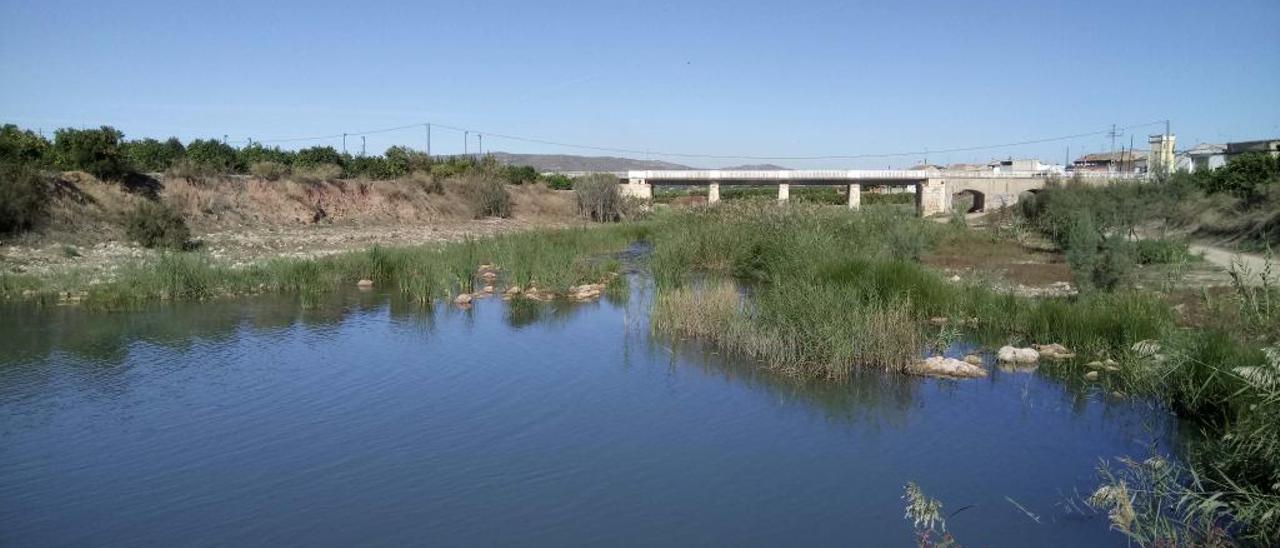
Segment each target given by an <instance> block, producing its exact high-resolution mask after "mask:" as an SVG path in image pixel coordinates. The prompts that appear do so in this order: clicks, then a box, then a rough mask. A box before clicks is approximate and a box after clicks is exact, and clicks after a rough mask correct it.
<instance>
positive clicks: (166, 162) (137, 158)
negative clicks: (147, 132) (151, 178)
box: [120, 137, 186, 172]
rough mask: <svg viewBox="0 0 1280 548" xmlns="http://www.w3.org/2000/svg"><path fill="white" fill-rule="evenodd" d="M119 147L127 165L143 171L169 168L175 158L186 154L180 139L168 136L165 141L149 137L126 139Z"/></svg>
mask: <svg viewBox="0 0 1280 548" xmlns="http://www.w3.org/2000/svg"><path fill="white" fill-rule="evenodd" d="M120 147H121V150H123V151H124V156H125V157H126V158H127V160H128V162H129V166H130V167H132V168H133V169H135V170H138V171H144V172H155V171H164V170H166V169H169V166H170V165H172V164H173V162H174V161H175V160H177V159H178V158H181V157H183V155H184V154H186V147H184V146H182V141H179V140H178V138H177V137H170V138H168V139H167V140H165V141H157V140H155V139H151V138H147V139H142V140H138V141H126V142H124V143H123V144H121V146H120Z"/></svg>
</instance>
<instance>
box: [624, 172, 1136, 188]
mask: <svg viewBox="0 0 1280 548" xmlns="http://www.w3.org/2000/svg"><path fill="white" fill-rule="evenodd" d="M1052 176H1053V175H1052V174H1050V173H1046V172H1042V171H1005V172H992V171H926V170H910V169H796V170H773V171H748V170H719V169H699V170H637V171H628V172H626V174H625V176H622V177H619V178H620V179H628V180H633V181H636V180H643V181H644V182H646V183H649V184H662V183H667V184H673V183H674V184H679V183H683V184H707V183H713V182H715V183H721V184H734V183H739V184H751V183H757V184H771V183H774V184H776V183H787V184H801V185H803V184H818V185H833V184H854V183H879V184H894V183H898V184H914V183H919V182H921V181H927V180H929V179H947V180H955V179H1041V180H1043V179H1048V178H1050V177H1052ZM1081 176H1082V177H1085V178H1089V179H1132V178H1137V176H1135V175H1133V174H1117V173H1090V174H1083V173H1082V174H1081Z"/></svg>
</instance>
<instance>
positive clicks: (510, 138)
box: [253, 120, 1166, 161]
mask: <svg viewBox="0 0 1280 548" xmlns="http://www.w3.org/2000/svg"><path fill="white" fill-rule="evenodd" d="M1165 123H1166V121H1165V120H1157V121H1154V122H1146V123H1141V124H1133V125H1129V126H1124V127H1121V128H1116V127H1115V126H1114V125H1113V126H1111V127H1109V128H1107V129H1101V130H1097V131H1089V132H1084V133H1075V134H1071V135H1060V136H1056V137H1046V138H1042V139H1029V140H1025V141H1016V142H1010V143H999V144H990V145H979V146H969V147H956V148H947V149H933V148H927V149H924V150H913V151H904V152H884V153H868V154H828V155H817V156H757V155H735V154H700V153H688V152H665V151H655V150H651V149H634V148H623V147H607V146H598V145H584V144H578V143H567V142H563V141H553V140H550V139H540V138H535V137H525V136H520V135H513V134H509V133H498V132H493V131H483V132H481V131H480V130H477V129H474V128H465V127H459V126H450V125H445V124H439V123H415V124H409V125H403V126H395V127H388V128H381V129H372V130H366V131H356V132H345V133H335V134H332V135H319V136H312V137H288V138H277V139H259V140H256V141H253V142H256V143H294V142H303V141H324V140H334V139H339V138H342V139H344V140H345V138H346V137H347V136H348V135H351V136H354V135H360V136H366V135H376V134H379V133H390V132H393V131H402V130H406V129H412V128H419V127H422V126H424V125H425V126H427V131H428V143H429V142H430V131H431V129H434V128H443V129H448V130H452V131H457V132H461V133H462V134H463V143H464V144H463V146H464V147H466V143H467V141H469V135H470V134H471V133H476V134H477V135H479V134H481V133H484V134H487V135H489V136H490V137H497V138H500V139H506V140H508V141H517V142H523V143H532V144H540V145H548V146H556V147H564V148H577V149H583V150H594V151H600V152H613V153H622V154H642V155H646V156H648V155H653V156H666V157H672V158H702V159H713V160H791V161H797V160H860V159H875V158H898V157H904V156H919V155H922V154H929V153H933V154H950V153H957V152H975V151H980V150H990V149H999V148H1010V147H1017V146H1025V145H1036V144H1043V143H1052V142H1057V141H1069V140H1073V139H1080V138H1084V137H1094V136H1099V135H1108V134H1114V133H1116V132H1117V130H1119V131H1124V130H1128V129H1135V128H1140V127H1147V126H1153V125H1157V124H1165Z"/></svg>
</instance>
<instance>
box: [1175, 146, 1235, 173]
mask: <svg viewBox="0 0 1280 548" xmlns="http://www.w3.org/2000/svg"><path fill="white" fill-rule="evenodd" d="M1226 163H1227V145H1218V144H1213V143H1200V144H1198V145H1196V146H1195V147H1193V148H1192V149H1191V150H1188V151H1185V152H1183V153H1181V154H1178V160H1177V167H1176V169H1178V170H1179V171H1187V172H1196V171H1211V170H1214V169H1218V168H1220V167H1222V166H1224V165H1226Z"/></svg>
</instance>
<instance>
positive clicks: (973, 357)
mask: <svg viewBox="0 0 1280 548" xmlns="http://www.w3.org/2000/svg"><path fill="white" fill-rule="evenodd" d="M964 363H967V364H970V365H982V356H979V355H977V354H969V355H968V356H965V357H964Z"/></svg>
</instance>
